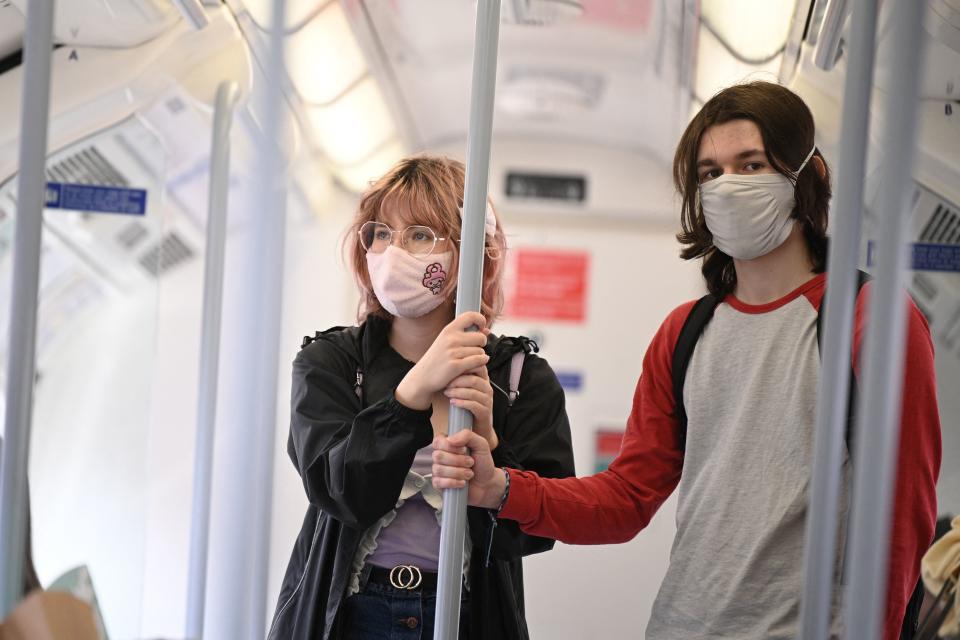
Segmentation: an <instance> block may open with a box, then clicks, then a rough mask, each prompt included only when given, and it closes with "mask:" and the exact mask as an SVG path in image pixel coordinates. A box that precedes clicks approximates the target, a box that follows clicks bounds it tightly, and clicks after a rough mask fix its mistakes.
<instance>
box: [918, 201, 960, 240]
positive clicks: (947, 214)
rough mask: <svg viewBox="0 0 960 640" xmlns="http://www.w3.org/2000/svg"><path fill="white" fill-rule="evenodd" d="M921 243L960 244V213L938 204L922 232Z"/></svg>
mask: <svg viewBox="0 0 960 640" xmlns="http://www.w3.org/2000/svg"><path fill="white" fill-rule="evenodd" d="M920 242H926V243H930V244H960V213H957V212H956V211H954V210H953V209H951V208H949V207H947V206H946V205H944V204H942V203H941V204H938V205H937V208H936V209H934V210H933V215H932V216H930V220H928V221H927V224H926V225H925V226H924V227H923V231H921V232H920Z"/></svg>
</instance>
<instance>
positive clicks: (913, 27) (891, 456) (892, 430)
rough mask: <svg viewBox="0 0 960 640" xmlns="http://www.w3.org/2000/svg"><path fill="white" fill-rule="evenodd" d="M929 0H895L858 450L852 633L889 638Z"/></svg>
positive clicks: (855, 639)
mask: <svg viewBox="0 0 960 640" xmlns="http://www.w3.org/2000/svg"><path fill="white" fill-rule="evenodd" d="M925 8H926V3H925V2H918V1H917V0H897V2H896V4H895V5H894V8H893V11H894V14H893V16H892V28H891V41H890V48H891V55H890V60H891V64H892V65H893V70H892V71H893V73H892V74H891V83H890V90H889V93H888V94H887V95H886V96H885V101H886V104H887V110H886V113H887V116H888V117H887V122H886V124H885V134H886V139H885V141H884V143H883V150H884V154H883V159H884V164H883V167H882V169H881V174H880V197H879V199H878V202H879V203H880V205H879V207H878V210H877V217H878V219H879V220H880V232H879V241H878V252H877V270H876V282H875V284H874V286H873V289H872V293H871V296H870V315H869V325H868V327H867V337H866V344H865V347H866V348H865V350H864V363H863V366H862V371H863V372H864V373H863V379H864V384H863V389H864V393H863V394H862V395H861V402H860V411H859V416H858V420H857V429H856V432H855V433H856V439H855V452H854V457H853V459H854V461H855V463H854V483H853V489H854V497H853V522H852V525H851V527H852V528H851V531H850V547H849V548H850V553H849V556H848V557H849V559H850V562H849V565H848V569H849V573H848V584H849V587H848V589H847V592H846V594H845V601H846V603H847V604H848V609H847V616H846V620H845V625H844V626H845V634H844V637H845V638H846V639H847V640H859V639H862V640H874V639H875V638H879V637H881V636H882V621H883V617H884V616H883V613H884V609H885V607H884V595H885V592H886V586H887V577H888V576H887V564H888V558H889V547H890V544H889V542H890V524H891V523H890V519H891V511H892V509H891V506H892V505H891V503H892V499H893V485H894V479H895V478H896V458H897V449H898V443H899V440H900V411H901V393H902V385H903V361H904V341H905V335H904V334H905V324H906V314H907V297H906V294H905V289H904V282H903V280H904V271H905V267H906V262H907V243H906V242H905V236H906V229H905V227H906V222H907V218H908V212H909V209H910V200H911V198H910V196H911V194H912V192H913V164H914V157H915V155H916V130H917V108H918V104H917V103H918V101H919V87H920V85H919V83H920V76H921V74H920V73H919V70H920V69H921V62H922V57H921V48H922V46H923V40H922V38H921V35H922V28H923V25H922V22H921V21H922V18H923V12H924V10H925Z"/></svg>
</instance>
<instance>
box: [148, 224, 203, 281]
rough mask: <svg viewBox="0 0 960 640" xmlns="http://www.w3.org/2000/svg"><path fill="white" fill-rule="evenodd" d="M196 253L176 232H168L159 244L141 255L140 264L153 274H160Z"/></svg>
mask: <svg viewBox="0 0 960 640" xmlns="http://www.w3.org/2000/svg"><path fill="white" fill-rule="evenodd" d="M194 255H195V253H194V251H193V249H191V248H190V246H189V245H187V243H186V242H184V241H183V239H182V238H181V237H180V236H179V235H177V234H176V233H173V232H171V233H168V234H167V235H165V236H164V237H163V240H161V241H160V243H159V244H157V245H155V246H153V247H152V248H151V249H150V250H149V251H147V252H146V253H144V254H143V255H142V256H140V265H141V266H142V267H143V268H144V269H146V270H147V271H149V272H150V274H151V275H154V276H160V275H162V274H163V273H166V272H167V271H168V270H170V269H171V268H173V267H175V266H176V265H178V264H180V263H181V262H185V261H187V260H189V259H190V258H192V257H193V256H194Z"/></svg>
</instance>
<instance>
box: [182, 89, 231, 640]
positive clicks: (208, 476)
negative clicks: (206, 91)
mask: <svg viewBox="0 0 960 640" xmlns="http://www.w3.org/2000/svg"><path fill="white" fill-rule="evenodd" d="M239 98H240V86H239V85H238V84H237V83H236V82H234V81H232V80H227V81H224V82H222V83H220V86H219V88H218V89H217V97H216V102H215V104H214V110H213V139H212V142H211V146H210V184H209V193H208V207H207V211H208V213H207V244H206V252H205V256H206V261H205V264H204V274H203V320H202V328H201V332H200V376H199V382H198V385H197V386H198V395H197V439H196V442H197V444H196V452H195V454H194V462H193V511H192V514H191V518H190V564H189V569H188V572H187V576H188V582H187V626H186V632H187V633H186V637H187V638H196V639H199V638H202V637H203V615H204V603H205V595H206V587H207V557H208V551H209V543H210V490H211V486H212V479H213V434H214V425H215V424H216V419H217V374H218V369H219V363H220V321H221V316H222V314H223V265H224V255H225V248H226V236H227V202H228V200H229V195H230V130H231V126H232V124H233V112H234V108H235V107H236V105H237V101H238V100H239Z"/></svg>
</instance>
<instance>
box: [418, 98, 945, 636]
mask: <svg viewBox="0 0 960 640" xmlns="http://www.w3.org/2000/svg"><path fill="white" fill-rule="evenodd" d="M673 170H674V180H675V184H676V187H677V190H678V191H679V193H680V196H681V198H682V223H683V224H682V228H683V230H682V233H680V234H679V236H678V239H679V240H680V242H681V243H682V244H683V245H684V248H683V251H682V253H681V256H682V257H683V258H684V259H688V260H689V259H693V258H702V259H703V269H702V270H703V275H704V278H705V279H706V283H707V288H708V289H709V290H710V292H711V293H712V294H714V295H715V296H716V297H717V298H718V299H719V300H721V302H720V304H719V305H718V306H717V308H716V310H715V312H714V315H713V318H712V320H710V322H709V323H708V324H707V325H706V327H705V329H704V330H703V333H702V334H701V335H700V337H699V339H698V340H697V342H696V346H695V348H694V351H693V355H692V357H691V358H690V361H689V366H688V369H687V372H686V377H685V381H684V384H683V395H682V407H681V406H678V403H677V402H675V398H674V389H673V382H672V358H673V354H674V349H675V347H676V344H677V339H678V336H679V334H680V331H681V328H682V327H683V325H684V322H685V321H686V320H687V317H688V315H689V314H690V312H691V309H692V308H693V305H694V303H693V302H689V303H687V304H684V305H682V306H680V307H679V308H677V309H676V310H674V311H673V312H672V313H671V314H670V315H669V316H668V317H667V319H666V320H665V321H664V323H663V325H662V326H661V327H660V329H659V331H658V332H657V334H656V335H655V336H654V338H653V341H652V342H651V344H650V346H649V348H648V350H647V353H646V355H645V357H644V361H643V374H642V376H641V377H640V380H639V382H638V383H637V388H636V393H635V395H634V400H633V409H632V412H631V414H630V418H629V420H628V423H627V430H626V434H625V437H624V441H623V445H622V448H621V451H620V454H619V456H618V457H617V459H616V460H615V461H614V462H613V463H612V464H611V465H610V468H609V469H608V470H606V471H604V472H602V473H600V474H597V475H594V476H591V477H587V478H568V479H562V480H554V479H544V478H540V477H538V476H537V475H536V474H534V473H530V472H528V471H524V470H521V469H504V470H500V469H497V468H495V467H494V466H493V463H492V459H491V457H490V454H489V452H488V447H487V446H486V443H485V441H484V440H483V439H482V438H480V437H478V436H475V435H474V434H472V433H470V432H463V433H460V434H457V435H456V436H454V437H453V438H449V439H447V438H445V437H438V438H437V440H436V441H435V443H434V445H435V448H436V450H435V452H434V467H433V471H434V484H435V486H437V487H438V488H447V487H461V486H463V481H464V480H468V479H469V480H470V481H471V482H470V488H469V500H470V504H472V505H477V506H484V507H487V508H493V509H496V508H497V507H501V511H500V513H499V517H500V518H507V519H511V520H516V521H517V522H519V523H520V526H521V528H522V529H523V531H525V532H527V533H530V534H534V535H540V536H546V537H552V538H556V539H558V540H562V541H564V542H567V543H571V544H603V543H613V542H624V541H627V540H630V539H631V538H633V537H634V536H635V535H636V534H637V533H638V532H639V531H640V530H641V529H643V528H644V527H645V526H646V525H647V523H648V522H649V521H650V519H651V518H652V517H653V515H654V513H655V512H656V511H657V509H658V508H659V507H660V505H661V504H662V503H663V502H664V500H666V499H667V497H668V496H669V495H670V494H671V493H672V492H673V490H674V489H677V488H678V487H679V502H678V507H677V534H676V538H675V539H674V544H673V551H672V553H671V558H670V566H669V568H668V570H667V575H666V577H665V579H664V581H663V584H662V585H661V588H660V592H659V595H658V596H657V599H656V602H655V603H654V606H653V612H652V615H651V619H650V622H649V624H648V626H647V637H648V638H670V639H672V638H685V639H688V640H691V639H695V638H733V637H735V638H795V637H796V635H797V632H798V626H799V621H798V617H799V608H800V593H801V591H802V581H803V576H802V573H803V568H802V557H803V545H804V523H805V519H806V513H807V503H808V496H807V487H808V486H809V481H810V469H811V463H812V459H813V432H814V423H815V406H816V402H817V385H818V379H819V376H820V355H819V351H818V343H817V327H816V323H817V314H818V309H819V307H820V304H821V302H822V300H823V295H824V290H825V284H826V275H825V273H824V269H825V266H826V265H825V263H826V245H827V241H826V229H827V211H828V204H829V199H830V174H829V170H828V168H827V165H826V163H825V162H824V160H823V157H822V156H821V155H820V154H819V152H817V150H816V147H815V144H814V124H813V118H812V116H811V114H810V111H809V109H808V108H807V106H806V105H805V104H804V103H803V101H802V100H801V99H800V98H799V97H797V96H796V95H795V94H793V93H792V92H790V91H789V90H787V89H785V88H783V87H780V86H778V85H775V84H770V83H764V82H756V83H751V84H745V85H738V86H734V87H731V88H728V89H726V90H724V91H721V92H720V93H718V94H717V95H716V96H714V97H713V98H712V99H711V100H710V101H708V102H707V103H706V104H705V105H704V106H703V108H702V109H701V110H700V112H699V113H698V114H697V115H696V117H694V118H693V120H692V121H691V123H690V124H689V126H688V127H687V129H686V131H685V132H684V134H683V137H682V138H681V140H680V143H679V145H678V147H677V152H676V156H675V158H674V167H673ZM838 214H839V215H844V212H838ZM845 215H853V214H852V213H850V212H847V213H846V214H845ZM868 293H869V285H867V286H865V287H864V288H863V290H861V293H860V295H859V296H858V299H857V304H856V321H855V325H856V326H855V336H854V338H855V339H854V348H853V363H854V373H855V374H856V375H857V377H858V378H859V374H860V369H859V366H860V361H861V358H860V355H861V345H862V338H863V335H864V331H865V312H866V308H867V304H866V296H867V295H868ZM684 410H685V415H686V427H685V428H684V427H683V422H682V418H681V417H680V416H683V415H684ZM468 449H469V452H470V453H471V456H467V455H464V454H465V453H467V450H468ZM858 463H859V462H858V461H851V460H850V458H849V455H847V458H846V461H845V463H844V469H843V473H844V477H845V482H844V483H843V495H842V498H841V505H842V509H843V513H842V514H841V522H843V523H845V522H846V520H847V517H846V514H847V510H848V509H847V505H848V503H849V497H850V478H851V477H852V474H851V465H852V464H858ZM868 463H869V461H864V462H863V464H868ZM939 466H940V422H939V417H938V412H937V401H936V385H935V379H934V366H933V347H932V343H931V339H930V333H929V329H928V327H927V325H926V322H925V320H924V318H923V316H922V315H921V314H920V313H919V311H918V310H917V308H916V307H915V306H913V305H912V304H911V306H910V312H909V328H908V336H907V358H906V375H905V386H904V392H903V412H902V427H901V440H900V452H899V458H898V466H897V482H896V506H895V509H894V522H893V533H892V540H891V549H890V556H889V563H890V564H889V585H888V590H887V600H886V605H887V608H886V612H887V613H886V619H885V625H884V627H885V634H884V637H885V638H886V639H887V640H895V639H896V638H898V637H899V635H900V628H901V623H902V620H903V616H904V609H905V606H906V604H907V602H908V600H909V598H910V595H911V593H912V591H913V589H914V586H915V585H916V583H917V576H918V575H919V566H920V558H921V556H922V555H923V553H924V551H925V550H926V549H927V547H928V545H929V542H930V539H931V535H932V533H933V527H934V522H935V520H936V492H935V485H936V479H937V474H938V472H939ZM504 500H505V501H504ZM501 505H502V506H501ZM844 528H845V527H844ZM841 535H843V536H845V532H844V531H841ZM838 548H839V550H838V559H837V567H838V569H837V575H838V579H839V576H840V575H841V573H842V570H841V567H842V553H843V550H844V548H845V544H844V540H841V542H840V544H839V545H838ZM840 592H841V590H840V589H839V588H837V589H835V594H834V613H835V615H834V617H833V623H832V626H833V631H832V634H835V633H839V630H840V628H841V624H842V621H841V620H840V619H839V615H836V614H837V613H838V611H839V595H840Z"/></svg>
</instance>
